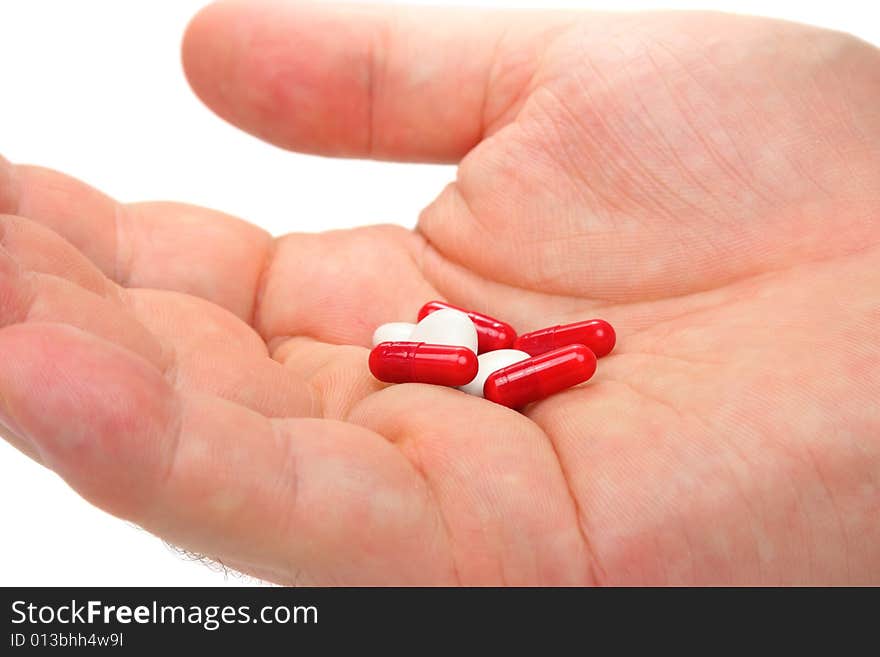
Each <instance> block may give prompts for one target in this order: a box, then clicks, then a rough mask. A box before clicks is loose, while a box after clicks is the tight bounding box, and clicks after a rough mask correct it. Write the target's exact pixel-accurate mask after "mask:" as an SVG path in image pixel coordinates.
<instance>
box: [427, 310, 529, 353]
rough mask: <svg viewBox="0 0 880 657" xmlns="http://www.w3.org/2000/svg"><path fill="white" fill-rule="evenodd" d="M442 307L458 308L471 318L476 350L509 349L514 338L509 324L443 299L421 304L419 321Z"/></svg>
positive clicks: (513, 332)
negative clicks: (475, 335) (475, 329)
mask: <svg viewBox="0 0 880 657" xmlns="http://www.w3.org/2000/svg"><path fill="white" fill-rule="evenodd" d="M442 308H452V309H453V310H460V311H461V312H463V313H465V314H466V315H467V316H468V317H470V318H471V321H472V322H473V323H474V326H475V327H476V328H477V350H478V351H479V353H481V354H482V353H484V352H486V351H495V350H496V349H510V348H511V346H512V345H513V341H514V340H516V331H514V330H513V327H512V326H511V325H510V324H508V323H506V322H501V321H498V320H497V319H495V318H494V317H489V316H488V315H482V314H480V313H475V312H473V311H471V310H465V309H464V308H459V307H458V306H453V305H452V304H451V303H446V302H445V301H429V302H428V303H426V304H425V305H424V306H422V309H421V310H419V321H422V320H423V319H424V318H425V317H426V316H427V315H430V314H431V313H432V312H434V311H435V310H440V309H442Z"/></svg>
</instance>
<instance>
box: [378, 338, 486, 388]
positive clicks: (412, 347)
mask: <svg viewBox="0 0 880 657" xmlns="http://www.w3.org/2000/svg"><path fill="white" fill-rule="evenodd" d="M477 369H478V363H477V355H476V354H475V353H474V352H473V351H471V350H470V349H468V348H467V347H459V346H455V345H446V344H428V343H425V342H383V343H381V344H378V345H376V346H375V347H374V348H373V350H372V351H371V352H370V372H372V373H373V376H375V377H376V378H377V379H379V380H380V381H384V382H385V383H433V384H435V385H439V386H463V385H465V384H467V383H470V381H471V380H472V379H473V378H474V377H475V376H476V375H477Z"/></svg>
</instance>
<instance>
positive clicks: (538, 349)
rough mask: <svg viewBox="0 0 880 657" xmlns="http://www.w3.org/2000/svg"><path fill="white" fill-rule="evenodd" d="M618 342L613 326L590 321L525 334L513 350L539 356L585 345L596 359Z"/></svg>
mask: <svg viewBox="0 0 880 657" xmlns="http://www.w3.org/2000/svg"><path fill="white" fill-rule="evenodd" d="M616 341H617V336H616V335H615V333H614V328H612V326H611V324H609V323H608V322H606V321H605V320H604V319H590V320H587V321H586V322H575V323H574V324H562V325H560V326H551V327H549V328H543V329H539V330H537V331H532V332H531V333H523V334H522V335H521V336H519V337H518V338H517V339H516V343H515V344H514V346H513V348H514V349H519V350H520V351H524V352H526V353H527V354H531V355H532V356H537V355H538V354H543V353H544V352H547V351H550V350H552V349H558V348H559V347H564V346H565V345H567V344H583V345H586V346H587V347H589V348H590V349H592V351H593V353H594V354H596V358H602V356H606V355H608V354H609V353H610V352H611V350H612V349H614V343H615V342H616Z"/></svg>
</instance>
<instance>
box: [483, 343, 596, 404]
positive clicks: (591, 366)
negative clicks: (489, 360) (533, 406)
mask: <svg viewBox="0 0 880 657" xmlns="http://www.w3.org/2000/svg"><path fill="white" fill-rule="evenodd" d="M595 372H596V355H595V354H594V353H593V352H592V350H591V349H590V348H589V347H586V346H584V345H582V344H571V345H568V346H566V347H562V348H560V349H554V350H553V351H548V352H546V353H543V354H541V355H539V356H533V357H532V358H529V359H528V360H523V361H520V362H518V363H514V364H513V365H509V366H508V367H504V368H502V369H500V370H498V371H497V372H494V373H493V374H492V375H490V376H489V378H488V379H486V383H485V384H484V385H483V396H484V397H485V398H486V399H489V400H490V401H493V402H495V403H496V404H502V405H503V406H507V407H508V408H521V407H523V406H525V405H526V404H529V403H531V402H535V401H539V400H541V399H544V398H545V397H549V396H550V395H553V394H556V393H557V392H561V391H562V390H566V389H567V388H571V387H572V386H576V385H578V384H579V383H583V382H584V381H588V380H589V379H590V377H592V376H593V374H595Z"/></svg>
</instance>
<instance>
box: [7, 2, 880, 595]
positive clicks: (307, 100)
mask: <svg viewBox="0 0 880 657" xmlns="http://www.w3.org/2000/svg"><path fill="white" fill-rule="evenodd" d="M184 63H185V66H186V70H187V74H188V76H189V78H190V80H191V82H192V84H193V86H194V88H195V89H196V91H197V93H198V94H199V95H200V96H201V97H202V98H203V99H204V100H205V101H206V102H207V103H208V104H209V105H210V106H211V107H212V108H213V109H214V110H215V111H217V112H218V113H219V114H220V115H221V116H223V117H225V118H227V119H229V120H230V121H232V122H234V123H236V124H238V125H240V126H241V127H243V128H244V129H246V130H249V131H251V132H253V133H254V134H256V135H258V136H260V137H262V138H264V139H266V140H268V141H271V142H274V143H276V144H278V145H280V146H283V147H286V148H290V149H294V150H302V151H308V152H315V153H324V154H329V155H345V156H363V157H375V158H383V159H400V160H426V161H458V160H459V159H461V162H460V166H459V169H458V177H457V180H456V182H455V183H453V184H451V185H450V186H449V187H447V188H446V189H445V190H444V191H443V192H442V193H441V194H440V196H439V197H438V198H437V199H436V200H435V201H434V202H433V203H432V204H431V205H430V206H428V208H427V209H426V210H425V211H424V212H423V214H422V216H421V217H420V220H419V225H418V228H417V230H416V231H415V232H410V231H406V230H404V229H400V228H396V227H389V226H378V227H366V228H359V229H354V230H351V231H341V232H331V233H325V234H292V235H287V236H284V237H280V238H277V239H274V240H272V239H270V237H269V236H268V235H266V234H265V233H264V232H263V231H261V230H260V229H258V228H256V227H254V226H251V225H248V224H245V223H244V222H241V221H239V220H237V219H234V218H231V217H228V216H226V215H221V214H219V213H216V212H212V211H209V210H204V209H199V208H193V207H190V206H183V205H177V204H169V203H150V204H135V205H121V204H117V203H115V202H113V201H111V200H110V199H108V198H106V197H104V196H103V195H100V194H99V193H97V192H95V191H94V190H91V189H89V188H87V187H85V186H84V185H82V184H81V183H78V182H76V181H74V180H72V179H69V178H67V177H64V176H62V175H60V174H57V173H54V172H50V171H46V170H42V169H37V168H32V167H12V166H4V167H3V169H2V170H0V210H2V211H3V212H7V213H9V216H6V217H4V218H3V220H2V229H3V230H2V242H3V249H4V251H3V253H2V254H0V255H2V260H0V262H2V265H0V271H2V278H0V281H2V283H0V285H2V287H0V299H2V303H0V316H2V318H3V322H4V324H5V325H6V328H4V329H2V331H0V360H2V362H3V363H4V375H3V376H2V377H0V406H2V409H3V413H2V415H4V416H5V418H4V423H5V424H6V426H7V430H6V431H5V434H6V435H7V437H9V438H10V439H11V440H12V442H13V444H16V445H17V446H18V447H20V448H21V449H22V450H24V451H26V452H27V453H29V454H30V455H31V456H33V457H34V458H36V459H38V460H40V461H41V462H42V463H44V464H45V465H46V466H47V467H50V468H53V469H54V470H55V471H57V472H58V473H59V474H60V475H61V476H63V477H64V478H65V479H66V480H67V481H68V482H69V483H70V485H71V486H72V487H73V488H75V489H76V490H77V491H78V492H79V493H80V494H82V495H83V496H84V497H86V498H87V499H88V500H90V501H91V502H93V503H94V504H96V505H98V506H99V507H101V508H103V509H105V510H107V511H109V512H111V513H114V514H116V515H118V516H121V517H124V518H127V519H130V520H132V521H134V522H136V523H138V524H140V525H142V526H143V527H145V528H146V529H148V530H150V531H152V532H154V533H156V534H158V535H159V536H162V537H163V538H165V539H167V540H169V541H171V542H173V543H175V544H177V545H180V546H181V547H183V548H186V549H189V550H193V551H196V552H199V553H202V554H206V555H208V556H211V557H213V558H216V559H218V560H221V561H222V562H223V563H225V564H228V565H231V566H232V567H235V568H237V569H240V570H243V571H245V572H249V573H252V574H255V575H257V576H260V577H263V578H266V579H270V580H273V581H277V582H282V583H309V584H311V583H316V584H360V583H401V584H452V583H465V584H500V583H507V584H541V583H548V584H591V583H603V584H630V583H645V584H662V583H672V584H699V583H716V584H723V583H766V584H775V583H807V582H812V583H868V582H873V583H878V582H880V523H878V522H877V517H878V511H880V489H878V481H880V405H878V403H877V399H878V398H880V346H878V340H877V328H876V327H877V325H878V321H880V266H878V265H880V222H878V220H877V217H878V212H880V157H878V155H880V152H878V146H880V115H878V114H877V112H876V110H875V107H876V104H877V97H878V92H880V66H878V64H880V58H878V53H877V51H876V50H875V49H874V48H872V47H871V46H868V45H866V44H864V43H861V42H858V41H856V40H854V39H852V38H851V37H847V36H843V35H840V34H835V33H831V32H827V31H822V30H818V29H814V28H809V27H804V26H798V25H792V24H786V23H780V22H776V21H769V20H762V19H753V18H744V17H734V16H725V15H719V14H693V13H671V14H627V15H614V14H586V13H509V14H508V13H481V12H448V11H440V10H428V9H418V10H415V9H413V10H407V9H401V8H398V9H388V8H370V7H346V8H336V7H328V6H286V5H282V4H269V5H265V6H263V5H256V4H255V3H253V2H249V3H240V4H239V3H229V4H221V5H216V6H213V7H210V8H208V9H207V10H205V11H203V12H202V13H201V14H200V15H199V16H198V17H197V18H196V19H195V21H194V22H193V24H192V25H191V26H190V28H189V31H188V34H187V38H186V40H185V44H184ZM462 158H463V159H462ZM12 215H15V216H12ZM438 297H443V298H447V299H449V300H450V301H452V302H454V303H456V304H459V305H463V306H467V307H471V308H474V309H475V310H480V311H485V312H488V313H490V314H492V315H495V316H497V317H499V318H501V319H504V320H506V321H509V322H511V323H512V324H513V325H514V326H515V327H516V328H517V329H518V330H521V331H526V330H531V329H535V328H539V327H541V326H545V325H549V324H551V323H562V322H568V321H575V320H580V319H586V318H589V317H595V316H597V317H603V318H606V319H608V320H609V321H611V323H612V324H614V326H615V327H616V328H617V332H618V346H617V348H616V350H615V352H613V353H612V355H610V356H608V357H607V358H605V359H603V360H601V361H600V363H599V371H598V374H597V376H596V377H595V379H594V380H593V382H591V383H589V384H587V385H586V386H581V387H578V388H575V389H571V390H569V391H566V392H564V393H561V394H558V395H555V396H553V397H551V398H549V399H546V400H544V401H542V402H539V403H537V404H534V405H532V406H531V407H529V408H528V409H526V412H525V413H524V414H520V413H517V412H514V411H511V410H509V409H506V408H503V407H500V406H497V405H494V404H492V403H490V402H487V401H485V400H481V399H477V398H474V397H469V396H467V395H464V394H463V393H460V392H458V391H456V390H450V389H444V388H438V387H433V386H426V385H417V384H407V385H397V386H391V387H386V386H384V385H383V384H380V383H378V382H377V381H375V380H374V379H373V378H372V377H371V376H370V374H369V372H368V370H367V367H366V354H367V349H366V345H367V344H368V341H369V337H370V334H371V332H372V330H373V328H375V326H376V325H378V324H380V323H383V322H386V321H393V320H404V319H408V318H412V317H414V315H415V313H416V311H417V310H418V308H419V306H420V305H421V304H422V303H423V302H425V301H427V300H429V299H433V298H438Z"/></svg>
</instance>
